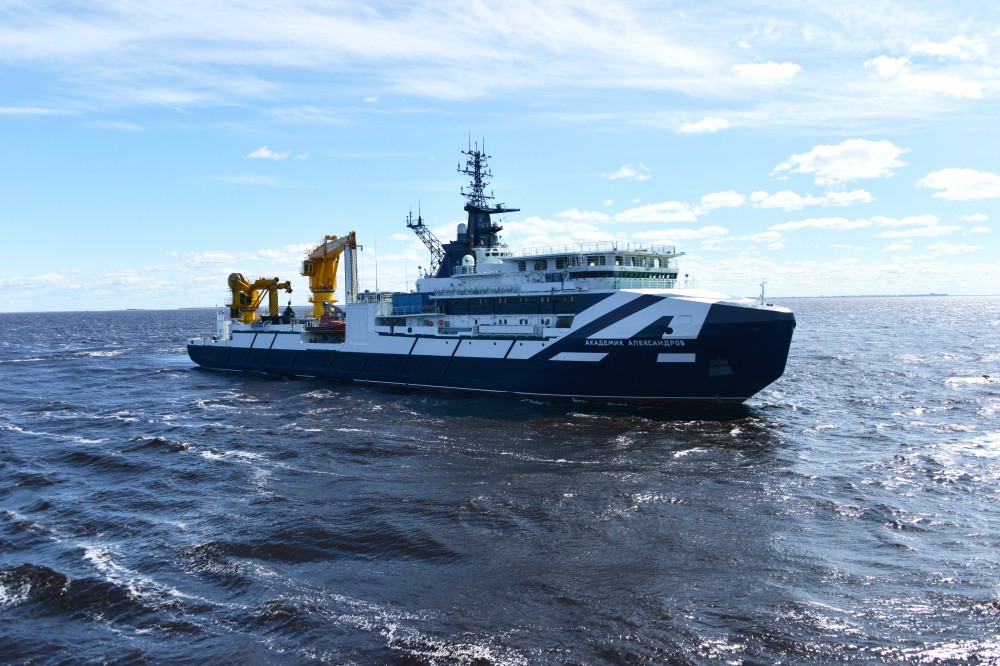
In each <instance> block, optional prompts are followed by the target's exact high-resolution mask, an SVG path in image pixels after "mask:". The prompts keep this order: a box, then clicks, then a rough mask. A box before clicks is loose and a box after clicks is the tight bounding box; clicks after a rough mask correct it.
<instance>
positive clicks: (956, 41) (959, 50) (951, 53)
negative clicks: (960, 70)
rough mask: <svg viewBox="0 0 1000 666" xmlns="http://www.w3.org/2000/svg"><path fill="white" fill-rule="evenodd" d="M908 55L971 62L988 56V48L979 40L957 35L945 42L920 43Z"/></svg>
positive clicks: (911, 48)
mask: <svg viewBox="0 0 1000 666" xmlns="http://www.w3.org/2000/svg"><path fill="white" fill-rule="evenodd" d="M910 53H913V54H917V55H929V56H938V57H942V58H956V59H958V60H972V59H974V58H985V57H987V56H988V55H989V47H987V45H986V42H984V41H983V40H981V39H971V38H969V37H966V36H965V35H957V36H955V37H952V38H951V39H949V40H948V41H947V42H920V43H918V44H914V45H913V46H911V47H910Z"/></svg>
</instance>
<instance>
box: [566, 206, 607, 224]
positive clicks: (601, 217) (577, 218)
mask: <svg viewBox="0 0 1000 666" xmlns="http://www.w3.org/2000/svg"><path fill="white" fill-rule="evenodd" d="M556 217H558V218H559V219H560V220H564V221H566V222H581V223H584V224H607V223H608V222H610V221H611V216H610V215H608V214H607V213H602V212H600V211H593V210H584V211H582V210H578V209H576V208H570V209H569V210H564V211H560V212H558V213H556Z"/></svg>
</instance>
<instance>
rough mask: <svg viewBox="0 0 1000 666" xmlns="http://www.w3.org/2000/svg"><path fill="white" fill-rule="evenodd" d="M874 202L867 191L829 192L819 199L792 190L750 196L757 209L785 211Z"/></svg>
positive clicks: (755, 193)
mask: <svg viewBox="0 0 1000 666" xmlns="http://www.w3.org/2000/svg"><path fill="white" fill-rule="evenodd" d="M874 200H875V199H874V197H873V196H872V195H871V193H869V192H867V191H865V190H852V191H850V192H836V191H834V192H827V193H826V194H824V195H822V196H818V197H817V196H813V195H811V194H806V195H804V196H803V195H799V194H796V193H795V192H792V191H790V190H782V191H780V192H775V193H774V194H768V193H767V192H763V191H761V192H754V193H753V194H751V195H750V201H751V202H752V203H753V204H754V206H755V207H757V208H782V209H784V210H801V209H802V208H805V207H806V206H853V205H855V204H862V203H871V202H872V201H874Z"/></svg>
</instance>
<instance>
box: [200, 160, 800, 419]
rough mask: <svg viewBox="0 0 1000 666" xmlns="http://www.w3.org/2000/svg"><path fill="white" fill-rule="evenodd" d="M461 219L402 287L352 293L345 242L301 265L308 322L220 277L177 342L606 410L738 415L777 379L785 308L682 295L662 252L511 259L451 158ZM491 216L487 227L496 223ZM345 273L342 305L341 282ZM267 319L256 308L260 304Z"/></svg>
mask: <svg viewBox="0 0 1000 666" xmlns="http://www.w3.org/2000/svg"><path fill="white" fill-rule="evenodd" d="M462 154H463V155H464V156H465V163H464V165H463V164H462V163H461V162H460V163H459V168H458V171H459V172H460V173H462V174H465V175H467V176H468V177H469V179H470V181H469V183H470V184H469V186H468V188H464V187H463V188H462V189H461V190H460V192H461V194H462V195H463V197H464V198H465V200H466V203H465V206H464V209H465V212H466V213H467V217H466V222H464V223H460V224H458V225H457V229H456V233H455V238H454V240H452V241H450V242H447V243H442V242H441V241H439V240H438V238H437V237H436V236H435V234H434V233H433V232H432V231H431V230H430V229H429V228H428V226H427V225H426V224H425V223H424V220H423V217H422V215H421V214H419V213H418V216H417V218H416V219H415V220H414V218H413V214H412V212H411V213H410V214H409V215H408V216H407V218H406V225H407V227H409V228H410V229H411V230H412V231H413V232H414V233H415V234H416V235H417V236H418V237H419V238H420V240H421V241H422V242H423V244H424V245H425V246H426V247H427V249H428V250H429V252H430V261H429V262H428V263H429V266H428V267H427V268H423V267H421V268H420V270H419V276H418V278H417V279H416V281H415V284H414V287H415V288H413V289H411V290H410V291H407V292H393V293H384V292H378V291H375V292H371V291H361V290H360V289H359V284H358V258H359V252H360V251H361V250H362V246H360V245H359V244H358V237H357V232H356V231H351V232H349V233H347V234H345V235H343V236H334V235H328V236H326V237H325V238H324V240H323V241H322V242H321V243H319V244H318V245H316V246H315V247H314V248H313V249H312V250H311V251H310V252H308V253H307V255H306V257H305V259H304V261H303V263H302V267H301V274H302V275H303V276H305V277H308V278H309V288H310V291H311V293H312V295H311V297H310V299H309V300H310V302H311V303H312V311H311V312H310V313H305V314H304V315H303V316H302V317H301V318H300V317H298V316H297V315H296V312H295V310H294V309H293V308H292V307H291V302H290V301H289V304H288V307H286V308H285V310H284V311H283V312H281V311H279V310H280V306H279V292H281V291H285V292H291V284H290V283H289V282H287V281H286V282H281V281H280V280H279V279H278V278H260V279H257V280H254V281H252V282H251V281H250V280H248V279H246V278H245V277H244V276H243V275H242V274H240V273H234V274H232V275H230V276H229V285H228V286H229V289H230V292H231V298H230V300H229V303H228V306H229V308H228V312H222V313H219V314H218V316H217V323H216V331H215V334H214V335H206V336H203V337H194V338H191V339H189V340H188V342H187V350H188V354H189V356H190V357H191V360H192V361H194V363H196V364H197V365H199V366H202V367H204V368H212V369H219V370H239V371H251V372H262V373H270V374H274V375H281V376H287V377H300V376H301V377H317V378H328V379H331V380H339V381H342V382H348V383H357V384H366V385H378V386H387V387H405V388H407V389H426V390H444V391H456V392H464V393H467V394H486V395H513V396H522V397H528V398H536V399H573V400H580V401H594V402H600V403H613V404H620V403H626V404H648V405H676V404H692V403H701V404H741V403H743V402H745V401H746V400H748V399H749V398H750V397H752V396H753V395H755V394H756V393H758V392H760V391H761V390H762V389H763V388H765V387H766V386H768V385H769V384H771V383H772V382H774V381H775V380H777V379H778V378H779V377H780V376H781V375H782V373H783V372H784V369H785V365H786V362H787V359H788V353H789V349H790V346H791V340H792V333H793V331H794V329H795V316H794V314H793V313H792V312H791V311H790V310H789V309H788V308H785V307H781V306H776V305H773V304H769V303H765V302H764V299H763V294H762V297H761V298H760V299H759V300H758V299H751V298H740V297H730V296H727V295H725V294H722V293H718V292H714V291H709V290H705V289H699V288H693V287H692V286H691V285H689V284H688V281H687V278H686V277H685V278H684V279H680V278H679V270H680V269H679V267H678V260H679V259H680V258H681V257H682V256H683V255H684V252H678V251H677V249H676V247H674V246H670V245H654V244H643V243H634V242H628V241H621V242H612V241H608V242H597V243H587V244H578V245H560V246H552V247H540V248H531V249H524V250H521V251H517V252H515V251H512V250H511V249H510V248H509V247H508V246H507V245H506V244H505V243H504V242H503V240H502V237H501V235H500V232H501V231H502V230H503V226H502V224H501V222H502V221H503V218H502V217H501V216H504V215H507V214H510V213H514V212H518V211H519V209H517V208H511V207H508V206H505V205H504V204H495V203H493V201H494V197H493V193H492V191H491V192H490V193H489V194H487V191H486V190H487V186H488V184H489V182H490V179H491V178H492V173H491V171H490V169H489V166H488V160H489V158H490V156H489V155H486V153H485V150H481V149H480V148H479V146H478V144H477V145H475V146H473V145H472V144H470V146H469V148H468V149H467V150H463V151H462ZM498 218H499V219H498ZM341 263H343V275H344V285H343V294H344V303H343V307H341V305H340V304H338V302H337V300H336V295H337V294H338V293H339V292H338V291H337V276H338V274H339V273H340V264H341ZM265 295H266V296H267V298H268V306H267V311H266V314H263V313H262V312H261V310H262V307H261V305H262V301H263V298H264V296H265Z"/></svg>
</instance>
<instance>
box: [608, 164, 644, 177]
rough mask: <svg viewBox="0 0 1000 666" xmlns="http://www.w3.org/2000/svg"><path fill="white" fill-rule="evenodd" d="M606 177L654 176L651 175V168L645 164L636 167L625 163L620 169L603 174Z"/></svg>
mask: <svg viewBox="0 0 1000 666" xmlns="http://www.w3.org/2000/svg"><path fill="white" fill-rule="evenodd" d="M602 176H603V177H604V178H607V179H608V180H649V179H650V178H652V176H650V175H649V170H648V169H647V168H646V166H645V165H644V164H641V163H640V164H639V168H638V169H636V168H635V167H633V166H632V165H631V164H624V165H622V167H621V168H620V169H618V171H615V172H614V173H610V174H609V173H606V174H602Z"/></svg>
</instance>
